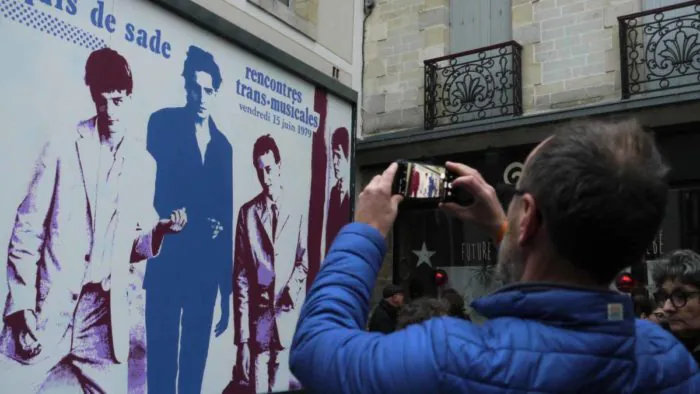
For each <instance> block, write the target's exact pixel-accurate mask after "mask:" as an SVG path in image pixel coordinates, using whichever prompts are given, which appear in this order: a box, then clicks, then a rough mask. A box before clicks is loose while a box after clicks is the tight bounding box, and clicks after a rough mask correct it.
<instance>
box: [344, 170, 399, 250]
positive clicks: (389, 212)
mask: <svg viewBox="0 0 700 394" xmlns="http://www.w3.org/2000/svg"><path fill="white" fill-rule="evenodd" d="M397 168H398V165H397V164H396V163H392V164H391V165H390V166H389V168H387V169H386V170H384V173H382V175H377V176H375V177H374V179H372V181H371V182H370V183H369V184H368V185H367V187H365V189H364V190H363V191H362V193H360V197H359V198H358V201H357V210H356V211H355V221H356V222H360V223H366V224H369V225H370V226H372V227H374V228H376V229H377V230H379V232H380V233H381V234H382V235H383V236H384V237H386V235H387V234H388V233H389V230H390V229H391V227H392V226H393V225H394V220H396V214H397V213H398V209H399V203H400V202H401V200H402V199H403V197H402V196H399V195H394V196H392V195H391V185H392V183H393V182H394V175H396V169H397Z"/></svg>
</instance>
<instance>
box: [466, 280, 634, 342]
mask: <svg viewBox="0 0 700 394" xmlns="http://www.w3.org/2000/svg"><path fill="white" fill-rule="evenodd" d="M472 308H474V309H475V310H476V311H477V312H478V313H480V314H481V315H483V316H485V317H487V318H489V319H493V318H498V317H512V318H520V319H526V320H536V321H540V322H542V323H545V324H548V325H553V326H559V327H563V328H572V329H573V328H576V329H577V330H590V331H596V332H608V333H615V334H623V333H624V334H632V333H633V332H634V321H635V318H634V310H633V304H632V300H631V299H630V297H628V296H626V295H623V294H619V293H616V292H614V291H607V290H599V289H591V288H586V287H576V286H567V285H561V284H554V283H521V284H514V285H509V286H506V287H503V288H501V289H500V290H498V291H496V292H494V293H492V294H491V295H488V296H485V297H482V298H480V299H478V300H476V301H474V302H473V303H472Z"/></svg>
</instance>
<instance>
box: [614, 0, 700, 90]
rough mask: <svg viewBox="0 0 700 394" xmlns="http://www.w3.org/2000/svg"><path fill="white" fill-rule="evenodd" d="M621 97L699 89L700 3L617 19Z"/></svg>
mask: <svg viewBox="0 0 700 394" xmlns="http://www.w3.org/2000/svg"><path fill="white" fill-rule="evenodd" d="M617 20H618V24H619V27H620V71H621V73H620V74H621V79H622V81H621V87H622V98H623V99H627V98H630V97H631V96H634V95H640V94H650V93H653V92H656V93H663V92H662V91H667V90H670V89H673V90H674V93H676V92H678V90H690V89H697V88H698V86H697V85H700V1H688V2H685V3H680V4H676V5H672V6H668V7H661V8H656V9H653V10H648V11H644V12H639V13H636V14H631V15H625V16H620V17H618V18H617Z"/></svg>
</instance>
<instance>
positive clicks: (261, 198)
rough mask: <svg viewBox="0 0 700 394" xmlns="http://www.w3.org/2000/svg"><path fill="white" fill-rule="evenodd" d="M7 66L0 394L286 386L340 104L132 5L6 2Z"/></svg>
mask: <svg viewBox="0 0 700 394" xmlns="http://www.w3.org/2000/svg"><path fill="white" fill-rule="evenodd" d="M0 53H1V54H2V59H3V61H2V62H0V86H2V92H3V93H4V97H5V99H4V100H3V103H2V118H3V125H2V129H1V130H2V136H3V143H2V144H0V176H1V177H2V178H1V179H0V180H1V181H2V183H1V184H2V193H0V261H2V262H5V263H6V264H5V265H4V266H2V268H0V299H2V300H3V301H4V310H3V315H2V317H3V318H2V322H0V329H1V332H0V381H2V390H1V391H3V392H10V393H18V394H21V393H34V392H42V393H44V392H46V393H48V392H52V393H53V392H57V393H67V392H87V393H126V392H129V393H146V392H149V393H168V394H170V393H180V394H186V393H221V392H231V393H254V392H277V391H286V390H290V389H295V388H298V383H297V382H296V380H295V379H294V377H293V376H292V374H291V373H290V371H289V366H288V359H289V346H290V344H291V339H292V335H293V332H294V328H295V325H296V320H297V317H298V315H299V311H300V307H301V304H302V303H303V301H304V299H305V295H306V291H307V288H308V286H309V284H310V281H311V280H312V279H313V277H314V275H315V274H316V272H317V271H318V268H319V266H320V264H321V261H322V256H323V255H324V253H325V251H326V249H327V248H328V245H329V244H330V242H331V241H332V239H333V237H334V236H335V234H336V233H337V231H338V229H339V228H340V227H341V226H342V225H343V224H344V223H346V222H347V221H348V219H349V218H348V216H349V212H350V196H349V184H348V182H349V175H350V165H349V158H350V157H351V152H350V151H349V150H350V147H351V144H350V138H351V133H350V131H351V130H352V107H351V105H350V104H349V103H347V102H345V101H342V100H340V99H338V98H336V97H333V96H331V95H329V94H327V93H326V92H325V91H323V90H321V89H317V88H315V87H314V86H312V85H311V84H309V83H307V82H305V81H303V80H301V79H300V78H297V77H295V76H294V75H292V74H290V73H288V72H285V71H283V70H281V69H279V68H276V67H274V66H272V65H271V64H270V63H267V62H266V61H264V60H261V59H259V58H256V57H254V56H252V55H250V54H248V53H246V52H245V51H243V50H240V49H239V48H237V47H235V46H234V45H232V44H230V43H228V42H226V41H223V40H222V39H220V38H218V37H216V36H214V35H212V34H209V33H207V32H205V31H204V30H202V29H200V28H197V27H195V26H194V25H192V24H189V23H188V22H186V21H184V20H182V19H179V18H178V17H176V16H174V15H172V14H170V13H168V12H166V11H164V10H162V9H160V8H158V7H157V6H155V5H153V4H151V3H148V2H146V1H142V0H107V1H101V0H100V1H98V0H81V1H78V0H0ZM5 246H7V247H5Z"/></svg>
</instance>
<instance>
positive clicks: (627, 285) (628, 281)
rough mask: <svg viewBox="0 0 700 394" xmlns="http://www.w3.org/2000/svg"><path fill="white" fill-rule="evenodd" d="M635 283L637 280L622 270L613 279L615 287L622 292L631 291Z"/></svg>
mask: <svg viewBox="0 0 700 394" xmlns="http://www.w3.org/2000/svg"><path fill="white" fill-rule="evenodd" d="M636 284H637V281H636V280H634V278H633V277H632V275H630V274H628V273H627V272H623V273H622V274H620V275H618V276H617V279H615V287H617V289H618V290H619V291H621V292H623V293H629V292H631V291H632V289H634V287H635V285H636Z"/></svg>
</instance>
